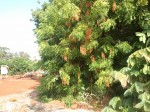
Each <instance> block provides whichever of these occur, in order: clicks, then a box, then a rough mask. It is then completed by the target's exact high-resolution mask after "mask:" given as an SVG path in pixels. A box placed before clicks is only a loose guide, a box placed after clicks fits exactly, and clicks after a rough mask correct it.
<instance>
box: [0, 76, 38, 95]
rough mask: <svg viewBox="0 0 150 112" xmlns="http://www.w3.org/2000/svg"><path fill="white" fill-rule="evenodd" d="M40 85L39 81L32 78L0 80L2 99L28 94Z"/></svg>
mask: <svg viewBox="0 0 150 112" xmlns="http://www.w3.org/2000/svg"><path fill="white" fill-rule="evenodd" d="M38 85H39V81H38V80H33V79H31V78H20V79H17V78H12V77H9V78H7V79H0V97H1V96H6V95H11V94H16V93H21V92H26V91H29V90H33V89H35V88H36V87H37V86H38Z"/></svg>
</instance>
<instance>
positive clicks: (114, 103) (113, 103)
mask: <svg viewBox="0 0 150 112" xmlns="http://www.w3.org/2000/svg"><path fill="white" fill-rule="evenodd" d="M120 103H121V99H120V98H119V97H114V98H112V99H111V100H110V102H109V105H110V106H112V107H113V109H116V108H117V106H118V105H119V104H120Z"/></svg>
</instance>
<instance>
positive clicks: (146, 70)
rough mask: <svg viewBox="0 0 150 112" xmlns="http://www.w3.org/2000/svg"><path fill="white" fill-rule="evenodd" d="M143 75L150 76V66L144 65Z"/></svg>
mask: <svg viewBox="0 0 150 112" xmlns="http://www.w3.org/2000/svg"><path fill="white" fill-rule="evenodd" d="M143 73H144V74H145V75H147V74H150V66H148V65H144V68H143Z"/></svg>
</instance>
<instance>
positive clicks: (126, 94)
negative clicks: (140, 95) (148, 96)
mask: <svg viewBox="0 0 150 112" xmlns="http://www.w3.org/2000/svg"><path fill="white" fill-rule="evenodd" d="M130 95H132V91H131V89H127V90H126V91H125V92H124V96H125V97H127V96H130Z"/></svg>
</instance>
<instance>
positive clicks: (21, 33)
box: [0, 0, 46, 58]
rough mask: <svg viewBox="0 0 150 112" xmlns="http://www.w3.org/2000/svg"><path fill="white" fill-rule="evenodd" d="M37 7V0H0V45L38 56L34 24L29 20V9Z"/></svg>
mask: <svg viewBox="0 0 150 112" xmlns="http://www.w3.org/2000/svg"><path fill="white" fill-rule="evenodd" d="M41 1H42V0H41ZM45 1H46V0H45ZM37 7H39V4H38V3H37V0H0V46H1V47H8V48H9V49H10V50H11V51H12V52H19V51H24V52H27V53H28V54H29V55H30V56H31V57H32V58H33V57H34V56H36V57H37V58H38V57H39V53H38V45H37V44H36V43H35V41H36V37H35V35H34V32H33V29H34V28H35V26H34V23H33V22H31V21H30V19H31V18H32V15H31V9H36V8H37Z"/></svg>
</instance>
